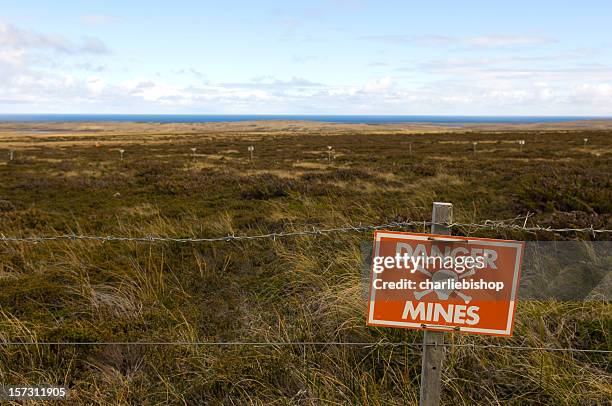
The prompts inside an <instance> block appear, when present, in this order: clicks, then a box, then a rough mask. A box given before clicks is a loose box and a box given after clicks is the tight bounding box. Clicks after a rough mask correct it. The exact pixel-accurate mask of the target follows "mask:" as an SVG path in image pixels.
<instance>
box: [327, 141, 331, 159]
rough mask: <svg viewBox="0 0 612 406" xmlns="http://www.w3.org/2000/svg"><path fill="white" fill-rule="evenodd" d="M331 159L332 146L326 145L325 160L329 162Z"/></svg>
mask: <svg viewBox="0 0 612 406" xmlns="http://www.w3.org/2000/svg"><path fill="white" fill-rule="evenodd" d="M331 160H332V146H331V145H328V146H327V161H328V162H331Z"/></svg>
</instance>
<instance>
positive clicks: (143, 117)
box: [0, 114, 612, 124]
mask: <svg viewBox="0 0 612 406" xmlns="http://www.w3.org/2000/svg"><path fill="white" fill-rule="evenodd" d="M609 119H612V117H587V116H398V115H302V114H287V115H256V114H237V115H225V114H0V122H2V121H4V122H7V121H21V122H85V121H94V122H107V121H118V122H144V123H219V122H236V121H253V120H306V121H319V122H329V123H353V124H388V123H435V124H466V123H490V124H493V123H517V124H520V123H560V122H567V121H576V120H609Z"/></svg>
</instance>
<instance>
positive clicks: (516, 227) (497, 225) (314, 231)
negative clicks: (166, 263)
mask: <svg viewBox="0 0 612 406" xmlns="http://www.w3.org/2000/svg"><path fill="white" fill-rule="evenodd" d="M528 217H529V216H527V217H524V218H525V220H527V218H528ZM506 221H507V220H486V221H485V222H484V223H481V224H476V223H443V224H442V223H434V222H431V221H415V220H409V221H394V222H389V223H385V224H377V225H362V224H358V225H347V226H342V227H336V228H317V227H314V226H313V227H311V228H310V229H305V230H301V231H281V232H274V233H267V234H255V235H235V234H229V235H226V236H220V237H164V236H155V235H147V236H139V237H133V236H113V235H107V236H96V235H83V234H61V235H54V236H32V237H20V236H6V235H4V234H2V233H0V242H5V243H10V242H16V243H19V242H23V243H43V242H47V241H61V240H66V241H101V242H112V241H118V242H119V241H133V242H178V243H205V242H223V241H225V242H229V241H245V240H261V239H273V240H276V239H277V238H286V237H301V236H320V235H326V234H335V233H350V232H369V231H376V230H384V229H390V228H394V229H397V228H400V229H401V228H411V227H417V226H423V227H424V228H425V227H428V226H432V225H441V226H446V227H451V228H470V229H490V230H497V231H499V230H505V231H523V232H529V233H537V232H549V233H588V234H592V235H593V237H596V236H597V235H598V234H605V233H611V232H612V229H596V228H594V227H593V226H592V225H591V226H590V227H585V228H568V227H566V228H552V227H547V226H540V225H535V226H529V227H527V225H526V221H525V223H524V224H523V225H520V224H508V223H506Z"/></svg>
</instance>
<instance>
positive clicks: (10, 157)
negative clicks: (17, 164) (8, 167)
mask: <svg viewBox="0 0 612 406" xmlns="http://www.w3.org/2000/svg"><path fill="white" fill-rule="evenodd" d="M14 158H15V151H13V150H11V152H9V161H12V160H13V159H14Z"/></svg>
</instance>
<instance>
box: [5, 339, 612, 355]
mask: <svg viewBox="0 0 612 406" xmlns="http://www.w3.org/2000/svg"><path fill="white" fill-rule="evenodd" d="M22 345H23V346H43V345H57V346H95V345H105V346H109V345H126V346H139V345H141V346H210V347H212V346H218V347H237V346H252V347H259V346H266V347H281V346H315V347H316V346H354V347H421V348H422V347H426V346H431V347H436V346H439V347H445V348H450V347H458V348H475V349H507V350H516V351H552V352H576V353H596V354H612V350H596V349H583V348H564V347H534V346H525V345H498V344H457V343H437V344H436V343H423V342H407V341H399V342H393V341H376V342H370V341H365V342H350V341H101V342H97V341H87V342H79V341H74V342H70V341H56V342H37V341H26V342H20V341H14V342H0V347H1V346H22Z"/></svg>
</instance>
